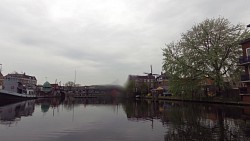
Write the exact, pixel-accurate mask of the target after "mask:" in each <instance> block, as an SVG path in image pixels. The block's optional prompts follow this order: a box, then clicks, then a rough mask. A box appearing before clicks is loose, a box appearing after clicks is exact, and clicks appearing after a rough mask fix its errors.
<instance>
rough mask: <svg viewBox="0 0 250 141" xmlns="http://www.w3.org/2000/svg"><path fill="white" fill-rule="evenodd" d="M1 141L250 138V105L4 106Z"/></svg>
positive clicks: (78, 102) (70, 102) (80, 102)
mask: <svg viewBox="0 0 250 141" xmlns="http://www.w3.org/2000/svg"><path fill="white" fill-rule="evenodd" d="M0 140H1V141H69V140H72V141H83V140H84V141H117V140H121V141H140V140H141V141H155V140H157V141H164V140H165V141H171V140H173V141H174V140H199V141H200V140H201V141H202V140H204V141H206V140H207V141H211V140H242V141H244V140H250V107H235V106H234V107H233V106H223V105H204V104H197V103H182V102H167V101H160V102H151V101H134V100H128V101H122V102H120V101H118V100H114V99H109V98H106V99H85V100H84V99H67V100H60V99H42V100H30V101H23V102H19V103H7V102H5V103H3V102H1V104H0Z"/></svg>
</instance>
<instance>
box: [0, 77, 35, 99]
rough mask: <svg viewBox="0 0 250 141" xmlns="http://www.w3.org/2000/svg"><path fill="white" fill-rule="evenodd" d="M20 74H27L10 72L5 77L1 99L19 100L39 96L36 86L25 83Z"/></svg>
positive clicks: (0, 93)
mask: <svg viewBox="0 0 250 141" xmlns="http://www.w3.org/2000/svg"><path fill="white" fill-rule="evenodd" d="M20 76H22V77H23V76H25V77H26V76H27V75H25V74H23V75H19V74H11V75H10V74H9V75H7V76H5V77H4V81H3V89H0V100H18V99H20V100H21V99H34V98H37V96H36V94H35V91H34V88H35V87H34V86H30V85H27V84H26V85H24V82H23V79H21V78H20Z"/></svg>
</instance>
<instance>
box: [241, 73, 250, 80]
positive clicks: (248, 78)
mask: <svg viewBox="0 0 250 141" xmlns="http://www.w3.org/2000/svg"><path fill="white" fill-rule="evenodd" d="M249 80H250V77H249V75H248V74H247V75H246V74H243V75H241V81H249Z"/></svg>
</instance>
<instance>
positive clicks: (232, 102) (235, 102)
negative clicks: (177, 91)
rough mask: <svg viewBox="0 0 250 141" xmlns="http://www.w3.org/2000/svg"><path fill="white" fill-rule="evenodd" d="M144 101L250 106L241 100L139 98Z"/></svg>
mask: <svg viewBox="0 0 250 141" xmlns="http://www.w3.org/2000/svg"><path fill="white" fill-rule="evenodd" d="M137 99H143V100H152V101H161V100H166V101H182V102H195V103H207V104H223V105H236V106H250V103H247V102H242V101H240V100H229V99H225V98H222V97H215V98H206V99H197V98H196V99H192V98H184V97H177V96H159V97H157V98H155V97H153V96H145V97H143V98H137Z"/></svg>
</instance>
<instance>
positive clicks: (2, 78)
mask: <svg viewBox="0 0 250 141" xmlns="http://www.w3.org/2000/svg"><path fill="white" fill-rule="evenodd" d="M3 80H4V77H3V74H2V73H1V71H0V90H1V89H3Z"/></svg>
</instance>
